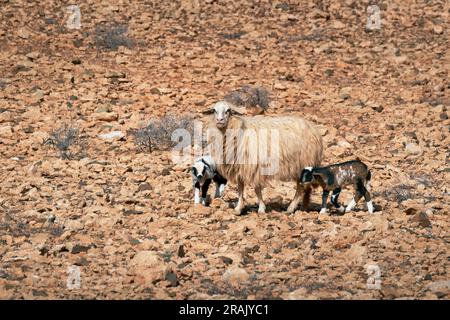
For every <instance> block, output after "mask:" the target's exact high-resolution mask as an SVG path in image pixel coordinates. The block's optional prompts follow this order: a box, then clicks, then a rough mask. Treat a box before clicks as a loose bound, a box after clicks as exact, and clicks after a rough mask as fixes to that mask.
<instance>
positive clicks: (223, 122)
mask: <svg viewBox="0 0 450 320" xmlns="http://www.w3.org/2000/svg"><path fill="white" fill-rule="evenodd" d="M230 116H231V108H230V106H229V105H228V103H226V102H223V101H221V102H217V103H216V104H215V105H214V120H215V121H216V126H217V128H219V129H223V128H225V127H226V126H227V125H228V121H229V120H230Z"/></svg>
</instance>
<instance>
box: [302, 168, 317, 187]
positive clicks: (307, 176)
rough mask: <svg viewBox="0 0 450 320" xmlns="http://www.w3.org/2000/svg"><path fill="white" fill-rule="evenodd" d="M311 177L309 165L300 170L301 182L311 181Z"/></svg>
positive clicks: (311, 172)
mask: <svg viewBox="0 0 450 320" xmlns="http://www.w3.org/2000/svg"><path fill="white" fill-rule="evenodd" d="M313 179H314V176H313V169H312V168H311V167H307V168H305V169H303V170H302V173H301V174H300V182H301V183H311V182H312V181H313Z"/></svg>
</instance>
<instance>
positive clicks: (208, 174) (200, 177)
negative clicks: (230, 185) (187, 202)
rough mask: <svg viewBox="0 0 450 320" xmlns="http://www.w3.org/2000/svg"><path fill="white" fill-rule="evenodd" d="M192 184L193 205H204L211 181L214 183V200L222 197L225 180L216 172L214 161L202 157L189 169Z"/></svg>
mask: <svg viewBox="0 0 450 320" xmlns="http://www.w3.org/2000/svg"><path fill="white" fill-rule="evenodd" d="M191 173H192V183H193V185H194V190H195V191H194V203H195V204H198V203H200V202H201V203H202V205H204V206H205V205H206V195H207V193H208V188H209V185H210V184H211V181H214V182H215V183H216V194H215V198H219V197H221V196H222V194H223V192H224V190H225V186H226V184H227V179H225V178H224V177H222V176H221V175H220V174H219V173H218V172H217V170H216V166H215V164H214V161H213V160H212V159H211V157H210V156H203V157H201V158H199V159H197V160H196V161H195V162H194V165H193V166H192V168H191ZM200 188H201V189H202V195H201V197H200Z"/></svg>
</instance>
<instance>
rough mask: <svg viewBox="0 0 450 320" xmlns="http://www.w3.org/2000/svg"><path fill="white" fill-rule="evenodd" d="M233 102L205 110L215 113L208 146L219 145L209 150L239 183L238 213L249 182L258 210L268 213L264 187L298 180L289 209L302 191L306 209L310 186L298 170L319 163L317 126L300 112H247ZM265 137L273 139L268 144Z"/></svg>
mask: <svg viewBox="0 0 450 320" xmlns="http://www.w3.org/2000/svg"><path fill="white" fill-rule="evenodd" d="M233 107H234V106H233V105H232V104H231V103H229V102H226V101H220V102H217V103H216V104H214V106H213V108H212V109H210V110H208V111H205V112H204V113H205V114H211V113H214V117H213V119H214V121H213V122H212V123H211V125H210V127H209V129H208V134H209V139H208V140H209V142H210V147H215V149H214V150H211V151H210V154H211V155H212V157H213V158H214V160H215V161H216V163H217V171H218V172H219V173H220V174H221V175H222V176H224V177H225V178H226V179H228V180H229V181H231V182H233V183H235V184H237V187H238V195H239V198H238V203H237V205H236V207H235V211H236V214H237V215H240V214H241V213H242V210H243V208H244V185H245V184H248V185H251V186H252V187H254V189H255V192H256V195H257V197H258V213H264V212H265V210H266V206H265V204H264V200H263V197H262V190H263V188H264V187H266V186H270V185H271V182H272V181H275V180H278V181H295V182H296V185H297V189H296V193H295V196H294V199H293V200H292V202H291V204H290V205H289V207H288V210H287V212H288V213H293V212H294V211H295V210H296V208H297V206H298V204H299V202H300V198H301V195H302V194H303V207H304V208H306V207H307V206H308V203H309V198H310V195H311V187H310V186H307V187H306V188H304V186H303V184H301V183H300V182H299V180H298V172H300V171H301V170H302V169H303V168H305V167H307V166H318V165H320V163H321V161H322V152H323V147H322V137H321V135H320V133H319V131H318V130H317V129H316V127H315V126H314V125H313V124H312V123H311V122H309V121H306V120H304V119H302V118H300V117H296V116H289V117H288V116H284V117H267V116H255V117H243V116H242V114H240V113H239V112H237V111H236V108H233ZM211 120H212V119H211ZM265 138H267V139H269V138H270V140H269V141H270V143H268V142H267V140H265ZM264 151H266V153H267V154H269V155H271V156H267V155H265V154H264ZM224 155H225V159H224V157H223V156H224Z"/></svg>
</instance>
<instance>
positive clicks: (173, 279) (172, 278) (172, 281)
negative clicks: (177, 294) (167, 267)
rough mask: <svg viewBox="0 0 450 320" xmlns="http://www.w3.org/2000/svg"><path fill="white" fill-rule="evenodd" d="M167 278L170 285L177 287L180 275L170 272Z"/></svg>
mask: <svg viewBox="0 0 450 320" xmlns="http://www.w3.org/2000/svg"><path fill="white" fill-rule="evenodd" d="M165 280H166V281H168V282H169V286H170V287H176V286H177V285H178V277H177V274H176V273H175V272H168V273H167V274H166V277H165Z"/></svg>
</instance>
